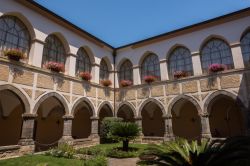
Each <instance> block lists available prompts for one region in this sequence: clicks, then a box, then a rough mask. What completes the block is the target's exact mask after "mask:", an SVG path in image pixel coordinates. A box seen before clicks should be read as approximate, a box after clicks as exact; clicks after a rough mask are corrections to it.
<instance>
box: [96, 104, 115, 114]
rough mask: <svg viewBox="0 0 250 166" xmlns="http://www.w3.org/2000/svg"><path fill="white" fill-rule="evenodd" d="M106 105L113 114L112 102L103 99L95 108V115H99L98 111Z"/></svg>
mask: <svg viewBox="0 0 250 166" xmlns="http://www.w3.org/2000/svg"><path fill="white" fill-rule="evenodd" d="M105 105H106V106H108V107H109V109H110V110H111V111H112V116H114V111H113V110H114V108H113V106H112V104H111V103H110V102H108V101H103V102H102V103H101V104H100V105H99V108H98V110H97V114H96V115H97V116H99V113H100V111H101V109H102V108H103V107H104V106H105Z"/></svg>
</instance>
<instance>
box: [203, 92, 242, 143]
mask: <svg viewBox="0 0 250 166" xmlns="http://www.w3.org/2000/svg"><path fill="white" fill-rule="evenodd" d="M204 114H207V115H208V117H209V126H210V131H211V134H212V137H223V138H224V137H231V136H238V135H244V134H245V131H246V128H247V114H246V112H245V107H244V105H243V102H242V101H241V100H240V99H239V98H238V97H237V96H236V95H235V94H233V93H231V92H228V91H224V90H220V91H216V92H214V93H212V94H211V95H209V96H208V97H207V99H206V101H205V104H204Z"/></svg>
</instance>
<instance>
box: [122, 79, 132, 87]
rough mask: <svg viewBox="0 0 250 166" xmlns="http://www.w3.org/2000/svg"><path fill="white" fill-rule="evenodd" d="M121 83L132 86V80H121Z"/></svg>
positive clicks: (124, 85)
mask: <svg viewBox="0 0 250 166" xmlns="http://www.w3.org/2000/svg"><path fill="white" fill-rule="evenodd" d="M120 85H121V86H122V87H127V86H130V85H132V81H130V80H121V82H120Z"/></svg>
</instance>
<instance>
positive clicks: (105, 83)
mask: <svg viewBox="0 0 250 166" xmlns="http://www.w3.org/2000/svg"><path fill="white" fill-rule="evenodd" d="M101 84H102V85H103V86H106V87H108V86H110V85H111V84H112V82H111V81H110V80H101Z"/></svg>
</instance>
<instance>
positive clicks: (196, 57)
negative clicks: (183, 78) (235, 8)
mask: <svg viewBox="0 0 250 166" xmlns="http://www.w3.org/2000/svg"><path fill="white" fill-rule="evenodd" d="M191 55H192V63H193V71H194V75H195V76H197V75H201V74H202V67H201V59H200V53H199V52H192V53H191Z"/></svg>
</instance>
